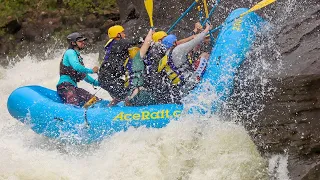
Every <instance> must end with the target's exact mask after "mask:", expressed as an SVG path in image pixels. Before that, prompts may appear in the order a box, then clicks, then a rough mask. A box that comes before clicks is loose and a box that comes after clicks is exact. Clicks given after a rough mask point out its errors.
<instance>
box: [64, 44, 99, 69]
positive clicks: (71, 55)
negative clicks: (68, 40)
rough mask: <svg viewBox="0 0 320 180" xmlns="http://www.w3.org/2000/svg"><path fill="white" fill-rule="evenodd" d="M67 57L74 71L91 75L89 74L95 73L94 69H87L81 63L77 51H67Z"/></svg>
mask: <svg viewBox="0 0 320 180" xmlns="http://www.w3.org/2000/svg"><path fill="white" fill-rule="evenodd" d="M65 56H66V58H68V60H69V63H70V65H71V66H72V68H73V69H74V70H76V71H78V72H82V73H89V74H92V73H94V72H93V70H92V69H89V68H86V67H85V66H83V65H82V64H81V63H80V62H79V59H78V55H77V53H76V52H75V51H72V50H70V51H67V52H66V53H65Z"/></svg>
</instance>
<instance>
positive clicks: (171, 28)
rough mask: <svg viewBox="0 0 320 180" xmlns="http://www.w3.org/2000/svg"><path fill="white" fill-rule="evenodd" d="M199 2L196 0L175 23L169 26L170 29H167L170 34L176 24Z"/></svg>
mask: <svg viewBox="0 0 320 180" xmlns="http://www.w3.org/2000/svg"><path fill="white" fill-rule="evenodd" d="M197 3H198V0H195V1H194V2H193V3H192V4H191V5H190V6H189V8H188V9H187V10H186V11H185V12H184V13H183V14H182V15H181V16H180V17H179V18H178V19H177V20H176V22H174V23H173V25H172V26H171V27H170V28H169V30H168V31H167V34H169V33H170V32H171V31H172V30H173V29H174V28H175V27H176V25H177V24H178V23H179V22H180V21H181V19H182V18H184V17H185V16H186V15H187V14H188V12H189V11H191V9H192V8H193V7H194V6H195V5H196V4H197Z"/></svg>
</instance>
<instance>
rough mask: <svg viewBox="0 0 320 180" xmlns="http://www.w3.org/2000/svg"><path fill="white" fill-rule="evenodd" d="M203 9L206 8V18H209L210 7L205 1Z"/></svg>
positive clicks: (204, 0)
mask: <svg viewBox="0 0 320 180" xmlns="http://www.w3.org/2000/svg"><path fill="white" fill-rule="evenodd" d="M203 7H204V12H205V13H206V18H208V17H209V11H208V6H207V1H206V0H203Z"/></svg>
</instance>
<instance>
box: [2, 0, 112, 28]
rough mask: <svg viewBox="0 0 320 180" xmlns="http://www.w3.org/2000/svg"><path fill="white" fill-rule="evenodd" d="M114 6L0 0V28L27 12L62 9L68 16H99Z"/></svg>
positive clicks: (99, 1) (93, 0) (105, 0)
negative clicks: (91, 14)
mask: <svg viewBox="0 0 320 180" xmlns="http://www.w3.org/2000/svg"><path fill="white" fill-rule="evenodd" d="M115 4H116V0H0V27H3V26H4V25H5V24H6V23H7V22H8V20H10V19H18V20H19V19H20V18H21V17H22V16H23V15H24V14H25V13H27V12H31V13H38V12H40V11H54V10H58V9H61V8H64V9H66V10H67V12H68V13H69V14H81V15H83V14H86V13H98V14H101V13H103V11H104V10H108V9H110V8H112V7H114V6H115ZM0 34H1V32H0Z"/></svg>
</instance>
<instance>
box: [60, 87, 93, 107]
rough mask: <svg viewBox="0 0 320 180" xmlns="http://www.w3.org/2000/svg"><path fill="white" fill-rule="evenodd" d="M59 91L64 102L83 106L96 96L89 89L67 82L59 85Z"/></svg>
mask: <svg viewBox="0 0 320 180" xmlns="http://www.w3.org/2000/svg"><path fill="white" fill-rule="evenodd" d="M57 93H58V95H59V96H60V97H61V99H62V101H63V102H64V103H66V104H73V105H75V106H83V105H84V104H85V103H86V102H88V101H89V100H90V99H91V98H92V97H93V96H94V95H92V94H91V93H89V92H88V91H86V90H84V89H82V88H78V87H75V86H73V85H72V84H71V83H67V82H64V83H61V84H59V85H58V86H57Z"/></svg>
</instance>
